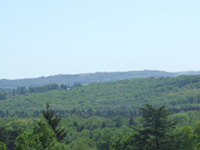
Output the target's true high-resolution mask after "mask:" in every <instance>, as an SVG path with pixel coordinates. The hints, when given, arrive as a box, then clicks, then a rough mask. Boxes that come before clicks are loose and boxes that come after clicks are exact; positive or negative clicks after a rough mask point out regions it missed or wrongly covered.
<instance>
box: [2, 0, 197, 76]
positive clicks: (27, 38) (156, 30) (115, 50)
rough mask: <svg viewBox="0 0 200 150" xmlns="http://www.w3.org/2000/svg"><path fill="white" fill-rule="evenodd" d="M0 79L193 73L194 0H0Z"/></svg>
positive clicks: (195, 41)
mask: <svg viewBox="0 0 200 150" xmlns="http://www.w3.org/2000/svg"><path fill="white" fill-rule="evenodd" d="M0 56H1V57H0V79H2V78H6V79H20V78H33V77H40V76H49V75H56V74H60V73H62V74H77V73H93V72H104V71H106V72H113V71H134V70H144V69H149V70H162V71H170V72H175V71H188V70H200V1H199V0H175V1H174V0H165V1H163V0H162V1H161V0H152V1H149V0H141V1H139V0H126V1H123V0H109V1H108V0H103V1H102V0H101V1H96V0H85V1H83V0H75V1H67V0H59V1H55V0H32V1H30V0H0Z"/></svg>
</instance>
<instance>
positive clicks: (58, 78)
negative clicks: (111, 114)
mask: <svg viewBox="0 0 200 150" xmlns="http://www.w3.org/2000/svg"><path fill="white" fill-rule="evenodd" d="M196 74H200V72H198V71H196V72H195V71H191V72H176V73H171V72H164V71H150V70H144V71H128V72H97V73H87V74H75V75H55V76H48V77H39V78H30V79H17V80H8V79H2V80H0V88H8V89H9V88H11V89H12V88H16V87H20V86H26V87H30V86H31V87H37V86H43V85H46V84H51V83H57V84H66V85H72V84H73V83H74V82H76V83H82V84H85V85H87V84H90V83H98V82H106V81H117V80H123V79H132V78H148V77H155V78H158V77H175V76H178V75H196Z"/></svg>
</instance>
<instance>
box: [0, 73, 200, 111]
mask: <svg viewBox="0 0 200 150" xmlns="http://www.w3.org/2000/svg"><path fill="white" fill-rule="evenodd" d="M7 97H8V98H7V99H6V100H2V101H0V103H1V105H0V110H2V111H9V112H14V111H24V112H31V111H41V110H43V109H44V107H45V103H46V102H47V101H49V102H50V104H51V106H52V107H53V109H54V110H58V111H64V112H73V111H75V112H77V111H83V112H84V111H88V110H91V109H92V112H97V111H99V112H102V113H105V112H108V111H114V112H115V113H117V112H121V111H127V112H128V111H133V110H134V111H136V110H138V108H139V107H142V106H144V104H145V103H148V104H153V105H154V106H156V107H157V106H160V105H163V104H166V105H167V106H168V107H169V108H170V109H171V110H172V111H174V112H179V111H181V110H184V111H189V110H197V109H199V107H200V76H179V77H174V78H170V77H166V78H164V77H160V78H144V79H127V80H120V81H113V82H104V83H91V84H89V85H86V86H81V87H77V88H74V89H72V90H61V89H60V90H51V91H48V92H43V93H29V94H25V95H15V96H14V97H12V96H9V95H8V96H7ZM62 113H63V112H62ZM134 113H136V112H134Z"/></svg>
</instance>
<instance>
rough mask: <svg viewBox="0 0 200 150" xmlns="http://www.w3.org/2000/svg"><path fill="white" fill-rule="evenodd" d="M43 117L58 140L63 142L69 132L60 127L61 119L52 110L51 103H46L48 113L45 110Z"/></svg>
mask: <svg viewBox="0 0 200 150" xmlns="http://www.w3.org/2000/svg"><path fill="white" fill-rule="evenodd" d="M43 117H44V118H45V119H46V121H47V123H48V124H49V125H50V126H51V128H52V129H53V131H54V132H55V134H56V137H57V140H58V141H61V140H63V139H64V137H65V136H66V135H67V131H65V129H64V128H61V126H59V124H60V121H61V117H58V116H57V115H56V114H55V113H54V111H53V110H52V109H51V108H50V106H49V103H48V102H47V103H46V111H45V110H43Z"/></svg>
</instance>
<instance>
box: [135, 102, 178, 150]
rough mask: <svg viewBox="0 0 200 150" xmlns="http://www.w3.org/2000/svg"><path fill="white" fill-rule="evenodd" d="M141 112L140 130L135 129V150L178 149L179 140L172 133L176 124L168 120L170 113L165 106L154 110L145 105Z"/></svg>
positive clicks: (150, 106) (176, 135)
mask: <svg viewBox="0 0 200 150" xmlns="http://www.w3.org/2000/svg"><path fill="white" fill-rule="evenodd" d="M140 110H141V111H142V129H137V128H135V127H133V129H135V130H136V131H137V132H138V134H135V141H136V144H135V149H138V150H140V149H143V150H144V149H145V150H175V149H177V147H179V144H180V142H181V141H180V140H179V138H178V137H179V135H178V134H173V133H172V131H173V129H174V128H175V127H176V124H177V122H174V121H170V120H169V119H168V117H169V115H170V112H169V111H168V110H167V108H166V106H165V105H163V106H161V107H159V108H154V107H153V106H152V105H148V104H146V108H140Z"/></svg>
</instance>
